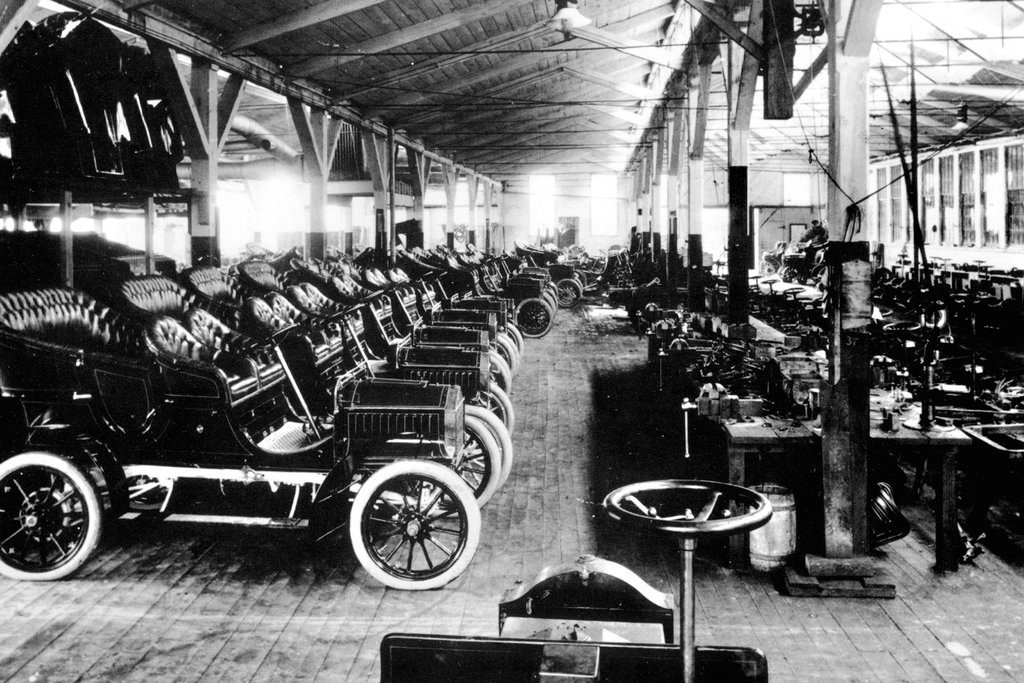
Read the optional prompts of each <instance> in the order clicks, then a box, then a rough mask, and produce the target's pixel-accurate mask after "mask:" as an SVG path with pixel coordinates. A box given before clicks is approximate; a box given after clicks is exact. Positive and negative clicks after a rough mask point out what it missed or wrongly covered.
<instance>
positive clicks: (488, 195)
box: [484, 180, 494, 254]
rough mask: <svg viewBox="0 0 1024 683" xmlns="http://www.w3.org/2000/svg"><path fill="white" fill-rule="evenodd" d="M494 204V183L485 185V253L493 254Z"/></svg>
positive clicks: (489, 182) (488, 182)
mask: <svg viewBox="0 0 1024 683" xmlns="http://www.w3.org/2000/svg"><path fill="white" fill-rule="evenodd" d="M493 202H494V183H492V182H491V181H489V180H488V181H487V182H485V183H484V252H485V253H488V254H490V253H491V205H492V204H493Z"/></svg>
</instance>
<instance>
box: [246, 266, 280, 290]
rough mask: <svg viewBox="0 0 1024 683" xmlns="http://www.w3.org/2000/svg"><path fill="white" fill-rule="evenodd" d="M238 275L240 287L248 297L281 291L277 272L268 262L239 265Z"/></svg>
mask: <svg viewBox="0 0 1024 683" xmlns="http://www.w3.org/2000/svg"><path fill="white" fill-rule="evenodd" d="M236 274H237V277H238V286H239V288H240V289H241V290H242V291H243V293H244V294H245V295H246V296H261V295H263V294H266V293H268V292H278V291H281V282H280V280H279V279H278V276H277V271H276V270H274V266H272V265H270V264H269V263H267V262H266V261H246V262H245V263H239V264H238V267H237V270H236Z"/></svg>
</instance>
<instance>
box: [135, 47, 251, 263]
mask: <svg viewBox="0 0 1024 683" xmlns="http://www.w3.org/2000/svg"><path fill="white" fill-rule="evenodd" d="M148 46H149V51H150V53H151V54H152V55H153V60H154V62H155V63H156V66H157V73H158V75H159V78H160V81H161V83H162V84H163V86H164V91H165V92H166V93H167V102H168V105H169V107H170V108H171V111H172V112H173V114H174V120H175V123H177V124H178V125H179V126H180V128H181V136H182V139H183V140H184V143H185V149H186V151H187V152H188V156H189V159H190V160H191V162H192V168H191V175H192V194H191V198H190V200H189V235H190V236H191V244H190V248H191V255H190V260H191V262H192V263H198V262H199V261H200V260H202V259H204V258H212V259H214V260H217V261H219V260H220V238H219V232H218V230H219V229H218V226H217V171H218V169H217V166H218V164H217V161H218V158H219V156H220V151H221V149H222V148H223V146H224V143H225V142H226V141H227V135H228V131H229V130H230V124H231V119H232V118H233V117H234V114H235V112H236V111H237V109H238V103H239V101H240V99H241V93H242V89H243V85H244V81H243V80H242V79H241V78H240V77H239V76H235V75H232V76H230V77H229V78H228V80H227V82H226V83H225V85H224V89H223V91H221V92H220V93H219V94H218V87H217V72H216V69H215V68H214V67H213V65H212V64H211V63H210V62H208V61H205V60H201V59H199V58H195V57H194V58H193V59H192V69H191V71H190V72H189V76H188V78H187V79H186V78H185V75H184V74H183V73H182V70H181V67H180V65H179V64H178V58H177V55H176V54H175V53H174V51H173V50H171V49H170V48H168V47H167V46H166V45H163V44H162V43H158V42H156V41H154V40H149V41H148Z"/></svg>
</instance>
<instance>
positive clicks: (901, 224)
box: [889, 166, 909, 242]
mask: <svg viewBox="0 0 1024 683" xmlns="http://www.w3.org/2000/svg"><path fill="white" fill-rule="evenodd" d="M889 181H890V182H891V183H892V184H891V185H889V206H890V207H891V208H892V210H891V211H890V212H889V215H890V216H891V220H892V240H893V242H906V241H908V240H909V236H908V235H907V206H906V204H904V203H903V170H902V169H901V168H900V167H899V166H892V167H891V168H890V169H889Z"/></svg>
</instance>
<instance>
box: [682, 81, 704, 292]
mask: <svg viewBox="0 0 1024 683" xmlns="http://www.w3.org/2000/svg"><path fill="white" fill-rule="evenodd" d="M708 77H709V78H710V73H708ZM701 81H702V83H703V78H702V79H701ZM701 88H703V86H701ZM700 92H706V91H703V90H701V89H698V90H691V91H690V92H689V94H688V96H687V100H686V102H687V108H688V109H689V114H690V116H688V119H687V126H686V132H687V135H686V139H687V142H686V148H687V150H689V153H688V154H687V162H686V231H687V245H688V246H687V252H686V253H687V261H686V262H687V279H686V290H687V299H688V302H687V304H688V307H689V309H690V310H691V311H703V310H704V240H703V233H704V222H703V215H704V125H703V124H701V125H700V126H699V127H698V126H697V125H695V123H696V122H699V121H700V120H701V119H702V118H703V119H705V120H706V118H707V110H706V109H704V108H702V107H701V105H702V103H703V102H704V101H705V97H704V96H702V95H700V94H699V93H700ZM694 102H697V106H696V107H694V106H693V103H694Z"/></svg>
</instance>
